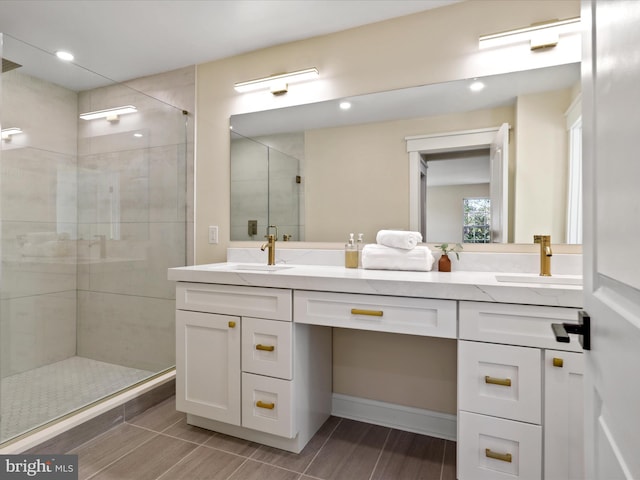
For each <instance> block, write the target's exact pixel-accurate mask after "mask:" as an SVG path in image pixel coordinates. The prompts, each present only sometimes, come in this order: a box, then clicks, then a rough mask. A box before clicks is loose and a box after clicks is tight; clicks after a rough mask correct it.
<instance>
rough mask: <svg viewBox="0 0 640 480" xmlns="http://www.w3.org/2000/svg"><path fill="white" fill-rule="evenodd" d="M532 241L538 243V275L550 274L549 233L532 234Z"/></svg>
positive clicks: (548, 275)
mask: <svg viewBox="0 0 640 480" xmlns="http://www.w3.org/2000/svg"><path fill="white" fill-rule="evenodd" d="M533 243H539V244H540V276H542V277H550V276H551V256H552V255H553V252H552V251H551V235H534V236H533Z"/></svg>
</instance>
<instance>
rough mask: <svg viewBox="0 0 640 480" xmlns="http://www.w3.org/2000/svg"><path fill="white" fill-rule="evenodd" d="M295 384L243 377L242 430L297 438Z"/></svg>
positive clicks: (250, 376)
mask: <svg viewBox="0 0 640 480" xmlns="http://www.w3.org/2000/svg"><path fill="white" fill-rule="evenodd" d="M293 419H294V414H293V383H292V381H290V380H281V379H279V378H271V377H264V376H262V375H253V374H251V373H243V374H242V426H243V427H247V428H252V429H254V430H259V431H261V432H266V433H271V434H273V435H278V436H280V437H286V438H293V437H295V436H296V434H297V432H296V431H295V425H294V421H293Z"/></svg>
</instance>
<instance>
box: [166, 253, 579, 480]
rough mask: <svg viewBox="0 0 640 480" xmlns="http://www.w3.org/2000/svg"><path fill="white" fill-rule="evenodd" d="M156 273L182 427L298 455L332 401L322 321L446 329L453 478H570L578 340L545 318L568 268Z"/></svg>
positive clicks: (569, 310)
mask: <svg viewBox="0 0 640 480" xmlns="http://www.w3.org/2000/svg"><path fill="white" fill-rule="evenodd" d="M169 279H170V280H174V281H176V282H177V287H176V308H177V312H176V343H177V351H176V354H177V356H176V369H177V372H176V379H177V385H176V404H177V408H178V410H180V411H183V412H186V413H187V418H188V422H189V423H190V424H192V425H197V426H200V427H203V428H207V429H210V430H214V431H217V432H221V433H224V434H228V435H233V436H236V437H240V438H244V439H247V440H251V441H255V442H258V443H262V444H265V445H269V446H273V447H276V448H281V449H284V450H288V451H291V452H296V453H298V452H300V451H301V450H302V449H303V448H304V446H305V445H306V443H307V442H308V441H309V439H310V438H311V437H312V436H313V435H314V434H315V432H316V431H317V429H318V428H319V427H320V426H321V425H322V424H323V423H324V421H325V420H326V419H327V418H328V416H329V415H330V414H331V413H332V411H334V409H333V408H332V401H334V399H333V392H332V328H345V329H353V330H354V331H358V330H360V331H362V330H365V331H372V332H386V333H391V334H403V335H414V336H421V337H440V338H448V339H455V341H457V357H458V366H457V369H458V371H457V392H458V393H457V397H458V398H457V416H456V420H457V421H456V427H455V428H456V429H457V432H456V433H455V438H456V440H457V450H458V454H457V458H458V460H457V461H458V467H457V475H458V478H459V479H461V480H464V479H473V480H478V479H492V480H494V479H501V478H505V479H506V478H509V479H513V478H523V479H524V478H526V479H542V478H546V479H554V480H555V479H565V478H580V477H581V474H582V470H581V469H582V463H583V462H582V369H583V358H582V349H581V347H580V343H579V342H578V339H577V337H576V336H575V335H570V337H571V339H570V342H569V343H558V342H557V341H556V339H555V336H554V334H553V330H552V327H551V325H552V324H554V323H566V322H570V323H574V322H577V318H578V310H579V307H580V306H581V305H582V288H581V286H580V284H579V283H580V279H579V277H576V276H569V275H567V276H556V277H551V278H549V279H540V278H539V277H537V276H536V275H530V274H519V275H515V274H513V275H512V274H508V273H499V274H496V273H493V272H479V271H470V272H464V271H455V272H452V273H441V272H398V271H378V270H362V269H345V268H344V267H341V266H315V265H289V264H286V265H282V264H278V265H271V266H268V265H265V264H258V263H255V264H246V263H222V264H211V265H199V266H192V267H182V268H173V269H170V270H169ZM381 354H384V352H382V353H381ZM387 425H388V422H387ZM388 426H394V425H388ZM398 428H402V426H398ZM436 435H437V434H436Z"/></svg>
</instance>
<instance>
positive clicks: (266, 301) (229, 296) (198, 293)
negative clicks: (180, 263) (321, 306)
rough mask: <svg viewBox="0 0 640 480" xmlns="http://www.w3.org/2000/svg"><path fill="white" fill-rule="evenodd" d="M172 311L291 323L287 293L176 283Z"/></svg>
mask: <svg viewBox="0 0 640 480" xmlns="http://www.w3.org/2000/svg"><path fill="white" fill-rule="evenodd" d="M176 308H177V309H178V310H194V311H196V312H210V313H220V314H227V315H238V316H247V317H259V318H269V319H272V320H284V321H288V322H290V321H291V290H285V289H278V288H260V287H243V286H237V285H216V284H208V283H187V282H178V284H177V286H176Z"/></svg>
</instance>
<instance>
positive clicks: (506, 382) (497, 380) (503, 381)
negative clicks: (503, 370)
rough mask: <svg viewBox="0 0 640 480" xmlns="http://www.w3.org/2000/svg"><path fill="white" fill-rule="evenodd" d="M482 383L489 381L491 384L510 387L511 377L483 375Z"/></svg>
mask: <svg viewBox="0 0 640 480" xmlns="http://www.w3.org/2000/svg"><path fill="white" fill-rule="evenodd" d="M484 383H490V384H492V385H502V386H503V387H510V386H511V379H510V378H494V377H490V376H489V375H487V376H485V377H484Z"/></svg>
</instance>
